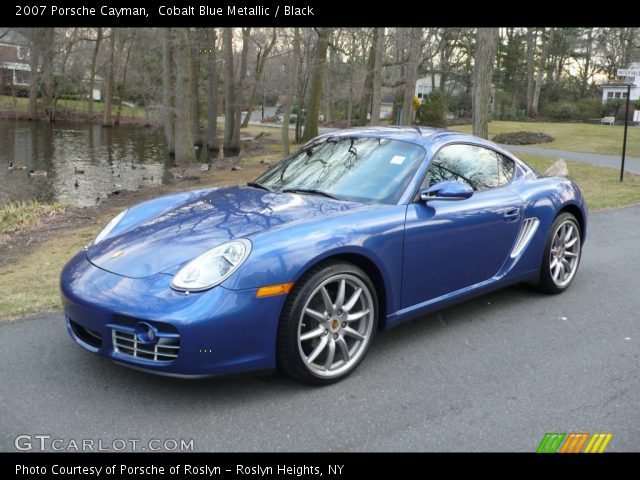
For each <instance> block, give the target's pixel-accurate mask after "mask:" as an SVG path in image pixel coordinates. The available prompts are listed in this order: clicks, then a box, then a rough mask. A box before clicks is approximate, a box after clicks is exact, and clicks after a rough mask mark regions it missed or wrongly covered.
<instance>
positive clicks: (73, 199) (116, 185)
mask: <svg viewBox="0 0 640 480" xmlns="http://www.w3.org/2000/svg"><path fill="white" fill-rule="evenodd" d="M11 161H13V163H14V165H16V166H23V167H26V169H24V170H18V169H16V168H14V169H13V170H11V169H9V168H8V167H9V163H10V162H11ZM167 163H168V156H167V154H166V150H165V148H164V139H163V135H162V130H160V129H155V128H143V127H133V126H128V125H127V126H119V127H113V128H103V127H102V126H100V125H87V124H76V123H74V124H64V123H58V122H56V123H55V124H54V125H50V124H48V123H47V122H27V121H15V120H3V119H0V205H4V204H6V203H8V202H10V201H16V200H33V199H36V200H39V201H41V202H54V201H55V202H59V203H61V204H63V205H71V206H76V207H88V206H92V205H96V204H97V203H99V202H100V201H101V200H102V199H104V198H106V197H107V196H108V195H110V194H112V193H114V192H116V191H119V190H137V189H139V188H141V187H147V186H158V185H161V184H162V183H163V181H164V179H165V168H166V166H167ZM29 170H33V171H35V172H36V173H38V172H46V176H44V175H40V176H30V175H29V173H28V172H29Z"/></svg>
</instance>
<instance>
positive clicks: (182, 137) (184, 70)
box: [174, 28, 196, 164]
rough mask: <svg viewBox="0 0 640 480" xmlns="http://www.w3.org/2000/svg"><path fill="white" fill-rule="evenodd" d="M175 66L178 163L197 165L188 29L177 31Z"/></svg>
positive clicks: (175, 37)
mask: <svg viewBox="0 0 640 480" xmlns="http://www.w3.org/2000/svg"><path fill="white" fill-rule="evenodd" d="M174 42H175V55H174V65H175V70H176V92H175V93H176V124H175V131H176V163H177V164H184V163H195V161H196V154H195V150H194V148H193V130H192V125H191V120H192V118H193V117H192V116H191V105H192V103H191V95H192V94H193V89H192V86H191V82H192V78H191V74H192V71H191V48H190V45H189V31H188V30H187V29H186V28H180V29H176V31H175V36H174Z"/></svg>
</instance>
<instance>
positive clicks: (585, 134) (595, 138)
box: [451, 120, 640, 157]
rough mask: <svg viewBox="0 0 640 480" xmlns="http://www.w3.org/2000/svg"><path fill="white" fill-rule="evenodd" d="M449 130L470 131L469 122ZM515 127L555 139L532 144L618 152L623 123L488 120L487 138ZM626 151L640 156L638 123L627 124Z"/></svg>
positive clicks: (598, 151)
mask: <svg viewBox="0 0 640 480" xmlns="http://www.w3.org/2000/svg"><path fill="white" fill-rule="evenodd" d="M451 129H452V130H458V131H460V132H465V133H471V125H458V126H454V127H451ZM518 131H529V132H542V133H546V134H548V135H551V136H552V137H554V138H555V141H553V142H551V143H540V144H536V145H532V146H534V147H540V148H552V149H558V150H569V151H571V152H588V153H602V154H604V155H620V154H621V153H622V137H623V134H624V126H621V125H617V126H609V125H588V124H584V123H546V122H502V121H497V120H496V121H492V122H491V123H489V140H491V139H493V136H494V135H497V134H498V133H509V132H518ZM627 155H628V156H630V157H640V127H632V126H629V128H628V134H627Z"/></svg>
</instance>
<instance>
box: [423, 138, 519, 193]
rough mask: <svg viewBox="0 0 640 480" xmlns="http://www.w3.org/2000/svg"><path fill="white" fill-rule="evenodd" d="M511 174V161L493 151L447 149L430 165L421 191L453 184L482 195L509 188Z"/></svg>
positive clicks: (512, 164)
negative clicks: (471, 189) (443, 183)
mask: <svg viewBox="0 0 640 480" xmlns="http://www.w3.org/2000/svg"><path fill="white" fill-rule="evenodd" d="M514 173H515V165H514V163H513V161H512V160H511V159H509V158H507V157H505V156H503V155H501V154H499V153H497V152H494V151H493V150H489V149H488V148H484V147H479V146H476V145H461V144H460V145H448V146H446V147H443V148H442V149H441V150H440V151H439V152H438V153H437V154H436V156H435V157H434V158H433V160H432V161H431V165H430V166H429V171H428V172H427V176H426V178H425V181H424V183H423V185H422V188H429V187H431V186H433V185H435V184H436V183H438V182H442V181H445V180H452V181H457V182H464V183H467V184H468V185H470V186H471V188H473V190H475V191H482V190H488V189H490V188H496V187H500V186H503V185H506V184H508V183H509V182H511V180H512V179H513V175H514Z"/></svg>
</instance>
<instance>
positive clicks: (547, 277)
mask: <svg viewBox="0 0 640 480" xmlns="http://www.w3.org/2000/svg"><path fill="white" fill-rule="evenodd" d="M581 235H582V232H581V230H580V224H579V223H578V221H577V220H576V217H574V216H573V215H572V214H570V213H568V212H565V213H562V214H560V215H558V217H556V219H555V220H554V222H553V224H552V225H551V228H550V229H549V234H548V235H547V241H546V243H545V246H544V255H543V256H542V265H541V266H540V277H539V280H538V283H537V285H535V287H536V288H537V289H538V290H540V291H541V292H545V293H551V294H557V293H562V292H564V291H565V290H566V289H567V288H569V286H570V285H571V283H572V282H573V279H574V278H575V275H576V272H577V270H578V267H579V265H580V258H581V257H582V242H581V238H582V237H581ZM561 238H568V240H566V241H565V240H561ZM558 247H560V249H559V248H558ZM558 252H559V253H558ZM554 260H555V261H554ZM567 269H570V270H571V272H570V274H567Z"/></svg>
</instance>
